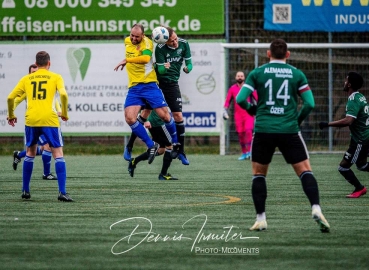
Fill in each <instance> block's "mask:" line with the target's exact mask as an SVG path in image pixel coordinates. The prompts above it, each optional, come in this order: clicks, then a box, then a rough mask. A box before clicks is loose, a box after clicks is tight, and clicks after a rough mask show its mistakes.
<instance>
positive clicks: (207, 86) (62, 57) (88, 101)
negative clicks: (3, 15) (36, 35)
mask: <svg viewBox="0 0 369 270" xmlns="http://www.w3.org/2000/svg"><path fill="white" fill-rule="evenodd" d="M190 47H191V52H192V63H193V70H192V72H191V73H190V74H185V73H184V72H182V74H181V77H180V80H179V85H180V89H181V92H182V101H183V115H184V117H185V125H186V133H207V134H219V132H220V130H221V123H220V122H221V121H222V120H221V115H220V110H221V108H222V105H223V104H222V101H223V98H224V55H223V51H222V48H221V46H220V44H219V43H197V42H190ZM124 50H125V49H124V45H123V41H120V42H116V41H114V42H110V43H88V42H84V43H58V44H52V43H46V44H45V43H37V44H36V43H23V44H0V92H1V94H0V134H3V135H4V134H6V133H23V131H24V113H25V105H24V104H20V105H19V106H18V107H17V108H16V111H15V113H16V116H17V117H18V123H17V124H16V126H15V127H11V126H9V125H8V124H7V121H6V117H7V96H8V94H9V93H10V92H11V91H12V89H13V88H14V87H15V85H16V84H17V82H18V81H19V79H20V78H21V77H23V76H24V75H26V74H27V73H28V66H29V65H30V64H32V63H34V62H35V55H36V53H37V52H38V51H47V52H48V53H49V54H50V57H51V67H50V70H51V71H53V72H56V73H59V74H61V75H62V77H63V78H64V83H65V87H66V90H67V92H68V95H69V104H68V108H69V118H70V119H69V120H68V121H67V122H63V121H61V127H62V131H63V133H97V134H107V133H110V134H111V133H130V127H129V126H128V125H127V124H126V123H125V120H124V101H125V97H126V95H127V92H128V87H127V84H128V78H127V73H126V71H125V70H123V71H117V72H116V71H114V67H115V66H116V65H117V64H118V62H119V61H121V60H122V59H123V58H124V57H125V51H124Z"/></svg>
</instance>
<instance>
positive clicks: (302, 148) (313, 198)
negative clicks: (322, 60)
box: [236, 39, 330, 232]
mask: <svg viewBox="0 0 369 270" xmlns="http://www.w3.org/2000/svg"><path fill="white" fill-rule="evenodd" d="M267 56H268V58H269V59H270V62H269V63H268V64H265V65H263V66H261V67H258V68H256V69H254V70H253V71H251V72H250V73H249V75H248V76H247V79H246V82H245V84H244V85H243V87H242V89H241V91H240V93H239V94H238V95H237V97H236V101H237V103H238V104H239V105H240V106H241V107H243V108H244V109H246V110H247V111H248V112H249V113H251V114H256V117H255V129H254V130H255V133H254V138H253V141H252V146H251V149H252V150H251V161H252V173H253V180H252V197H253V201H254V205H255V210H256V222H255V224H254V225H253V226H252V227H251V228H250V230H252V231H253V230H265V229H266V228H267V222H266V215H265V203H266V198H267V187H266V176H267V172H268V167H269V164H270V162H271V161H272V157H273V154H274V152H275V149H276V147H278V148H279V150H280V151H281V153H282V155H283V157H284V159H285V160H286V162H287V163H288V164H291V165H292V167H293V169H294V170H295V173H296V174H297V176H298V177H299V178H300V180H301V183H302V187H303V190H304V192H305V194H306V196H307V197H308V199H309V201H310V204H311V207H312V217H313V219H314V220H315V221H316V222H317V223H318V225H319V227H320V230H321V231H322V232H329V228H330V226H329V224H328V222H327V221H326V219H325V218H324V216H323V214H322V211H321V208H320V202H319V190H318V184H317V181H316V179H315V177H314V175H313V173H312V170H311V166H310V161H309V155H308V151H307V149H306V145H305V142H304V140H303V138H302V136H301V132H300V128H299V126H300V124H301V122H302V121H303V120H304V119H305V118H306V117H307V116H308V114H309V113H310V112H311V110H312V109H313V108H314V106H315V102H314V97H313V94H312V91H311V90H310V87H309V84H308V81H307V79H306V76H305V75H304V73H303V72H302V71H301V70H298V69H297V68H295V67H293V66H291V65H289V64H287V63H286V60H287V58H288V57H289V56H290V52H289V51H288V50H287V44H286V42H285V41H284V40H282V39H276V40H274V41H273V42H272V43H271V44H270V49H269V50H268V51H267ZM254 91H257V96H258V101H257V104H252V103H249V102H247V97H249V96H250V95H251V93H252V92H254ZM299 96H300V97H301V99H302V101H303V106H302V108H301V109H300V110H299V111H298V110H297V105H298V97H299Z"/></svg>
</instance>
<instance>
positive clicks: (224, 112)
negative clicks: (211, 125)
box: [222, 108, 229, 120]
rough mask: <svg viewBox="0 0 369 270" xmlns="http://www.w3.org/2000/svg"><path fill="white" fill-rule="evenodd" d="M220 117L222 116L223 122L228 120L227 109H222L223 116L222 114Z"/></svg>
mask: <svg viewBox="0 0 369 270" xmlns="http://www.w3.org/2000/svg"><path fill="white" fill-rule="evenodd" d="M222 116H223V119H224V120H228V118H229V115H228V112H227V109H226V108H224V109H223V114H222Z"/></svg>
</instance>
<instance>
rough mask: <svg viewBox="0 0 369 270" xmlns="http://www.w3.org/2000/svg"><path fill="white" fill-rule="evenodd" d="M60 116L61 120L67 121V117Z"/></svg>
mask: <svg viewBox="0 0 369 270" xmlns="http://www.w3.org/2000/svg"><path fill="white" fill-rule="evenodd" d="M60 118H61V120H63V121H68V119H69V118H68V117H65V116H60Z"/></svg>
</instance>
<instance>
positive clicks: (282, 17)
mask: <svg viewBox="0 0 369 270" xmlns="http://www.w3.org/2000/svg"><path fill="white" fill-rule="evenodd" d="M264 29H265V30H275V31H306V32H314V31H321V32H368V31H369V0H264Z"/></svg>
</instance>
